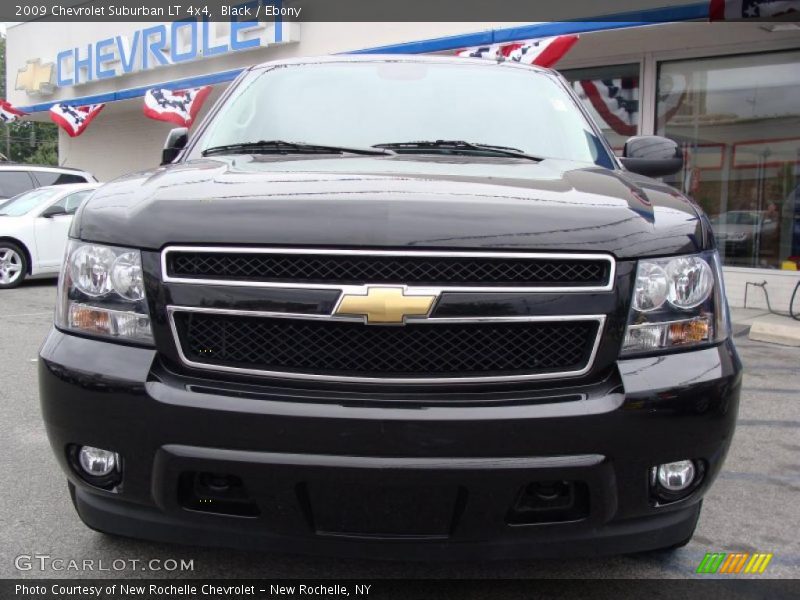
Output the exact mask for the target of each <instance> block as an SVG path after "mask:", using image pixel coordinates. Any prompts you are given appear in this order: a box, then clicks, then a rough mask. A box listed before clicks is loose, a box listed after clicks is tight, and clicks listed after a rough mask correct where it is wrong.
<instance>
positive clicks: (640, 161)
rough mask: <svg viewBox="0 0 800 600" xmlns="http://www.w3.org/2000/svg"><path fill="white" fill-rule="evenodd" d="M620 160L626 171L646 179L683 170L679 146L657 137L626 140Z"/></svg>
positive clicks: (641, 136)
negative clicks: (643, 176)
mask: <svg viewBox="0 0 800 600" xmlns="http://www.w3.org/2000/svg"><path fill="white" fill-rule="evenodd" d="M620 160H621V161H622V164H623V165H624V166H625V168H626V169H628V171H632V172H634V173H638V174H639V175H646V176H647V177H663V176H664V175H672V174H673V173H677V172H678V171H680V170H681V169H682V168H683V153H682V152H681V148H680V146H678V144H677V143H675V142H673V141H672V140H670V139H668V138H665V137H661V136H657V135H640V136H635V137H632V138H628V141H627V142H625V149H624V150H623V152H622V158H621V159H620Z"/></svg>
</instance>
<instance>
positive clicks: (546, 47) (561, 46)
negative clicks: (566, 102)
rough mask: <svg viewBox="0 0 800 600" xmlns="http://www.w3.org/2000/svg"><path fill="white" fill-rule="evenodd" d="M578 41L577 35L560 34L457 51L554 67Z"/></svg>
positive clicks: (482, 56) (465, 55) (471, 55)
mask: <svg viewBox="0 0 800 600" xmlns="http://www.w3.org/2000/svg"><path fill="white" fill-rule="evenodd" d="M577 41H578V36H577V35H559V36H555V37H549V38H541V39H537V40H525V41H522V42H513V43H509V44H491V45H488V46H474V47H472V48H465V49H464V50H459V51H458V52H456V55H457V56H463V57H470V58H486V59H489V60H510V61H513V62H518V63H522V64H526V65H538V66H540V67H552V66H553V65H554V64H556V63H557V62H558V61H559V59H561V57H562V56H564V55H565V54H566V53H567V52H569V49H570V48H572V46H573V45H575V42H577Z"/></svg>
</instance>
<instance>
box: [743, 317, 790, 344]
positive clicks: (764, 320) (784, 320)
mask: <svg viewBox="0 0 800 600" xmlns="http://www.w3.org/2000/svg"><path fill="white" fill-rule="evenodd" d="M748 337H749V338H750V339H751V340H756V341H759V342H770V343H772V344H781V345H782V346H794V347H798V348H800V321H795V320H794V319H792V318H791V317H784V316H782V315H774V314H767V315H763V316H760V317H756V318H755V319H753V322H752V324H751V325H750V333H749V334H748Z"/></svg>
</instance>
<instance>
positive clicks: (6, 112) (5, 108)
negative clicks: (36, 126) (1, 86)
mask: <svg viewBox="0 0 800 600" xmlns="http://www.w3.org/2000/svg"><path fill="white" fill-rule="evenodd" d="M27 114H28V113H26V112H22V111H21V110H19V109H16V108H14V107H13V106H11V103H10V102H8V101H7V100H0V121H2V122H3V123H13V122H14V121H17V120H19V118H20V117H24V116H25V115H27Z"/></svg>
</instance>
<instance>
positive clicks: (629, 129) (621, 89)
mask: <svg viewBox="0 0 800 600" xmlns="http://www.w3.org/2000/svg"><path fill="white" fill-rule="evenodd" d="M580 86H581V88H582V90H583V94H585V96H586V98H587V99H588V100H589V102H590V103H591V104H592V107H593V108H594V109H595V110H596V111H597V114H598V115H600V117H601V118H602V119H603V121H605V122H606V124H607V125H608V126H609V127H611V129H612V130H614V131H615V132H616V133H618V134H619V135H623V136H632V135H636V127H637V125H638V123H639V99H638V96H639V81H638V79H634V78H632V77H621V78H616V79H586V80H583V81H581V82H580Z"/></svg>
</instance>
